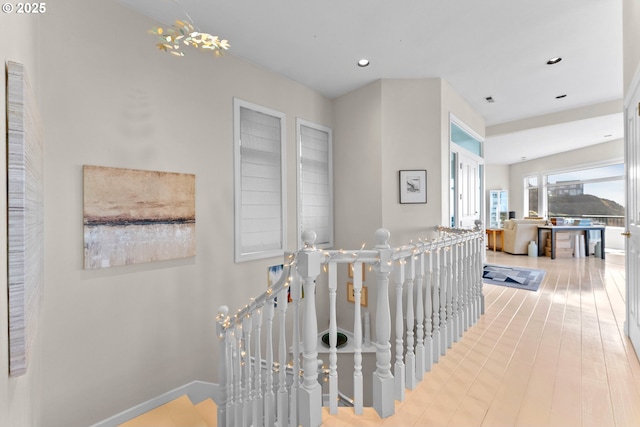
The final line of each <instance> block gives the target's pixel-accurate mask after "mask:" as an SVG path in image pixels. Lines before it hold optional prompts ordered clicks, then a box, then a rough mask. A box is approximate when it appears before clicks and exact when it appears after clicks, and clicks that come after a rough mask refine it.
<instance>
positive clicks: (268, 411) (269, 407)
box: [218, 299, 276, 427]
mask: <svg viewBox="0 0 640 427" xmlns="http://www.w3.org/2000/svg"><path fill="white" fill-rule="evenodd" d="M274 312H275V310H274V307H273V299H267V302H266V304H265V306H264V315H265V317H266V318H267V331H266V335H267V336H266V340H267V343H266V345H267V370H266V376H267V377H266V381H265V383H266V384H265V394H264V424H265V425H266V426H269V427H272V426H273V425H274V424H275V422H276V400H275V393H274V392H273V317H274ZM218 425H221V424H220V423H218ZM222 425H224V424H222Z"/></svg>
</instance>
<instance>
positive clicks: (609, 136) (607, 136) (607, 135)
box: [604, 133, 613, 138]
mask: <svg viewBox="0 0 640 427" xmlns="http://www.w3.org/2000/svg"><path fill="white" fill-rule="evenodd" d="M612 136H613V135H611V134H610V133H608V134H606V135H605V136H604V137H605V138H611V137H612Z"/></svg>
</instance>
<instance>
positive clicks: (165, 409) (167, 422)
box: [118, 394, 217, 427]
mask: <svg viewBox="0 0 640 427" xmlns="http://www.w3.org/2000/svg"><path fill="white" fill-rule="evenodd" d="M205 402H206V401H205ZM211 403H213V401H211ZM214 406H215V403H214ZM216 412H217V409H216ZM216 421H217V419H216ZM214 426H215V424H214ZM118 427H212V425H211V424H208V422H207V421H205V419H204V418H203V417H202V416H201V415H200V411H199V410H198V409H197V408H196V406H194V405H193V403H192V402H191V400H190V399H189V397H188V396H187V395H186V394H185V395H183V396H180V397H179V398H177V399H175V400H172V401H171V402H168V403H165V404H164V405H162V406H159V407H157V408H155V409H152V410H151V411H149V412H146V413H144V414H142V415H140V416H138V417H136V418H134V419H132V420H129V421H127V422H125V423H123V424H120V425H119V426H118Z"/></svg>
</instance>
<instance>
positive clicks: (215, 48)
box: [149, 20, 230, 56]
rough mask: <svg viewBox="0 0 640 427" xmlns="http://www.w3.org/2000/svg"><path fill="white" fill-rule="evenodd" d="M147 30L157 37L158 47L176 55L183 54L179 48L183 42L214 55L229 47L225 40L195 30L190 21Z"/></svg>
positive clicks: (220, 53)
mask: <svg viewBox="0 0 640 427" xmlns="http://www.w3.org/2000/svg"><path fill="white" fill-rule="evenodd" d="M149 32H150V33H151V34H154V35H155V36H156V37H158V43H157V44H156V47H157V48H158V49H160V50H162V51H164V52H169V53H171V54H172V55H176V56H184V52H183V51H182V50H181V48H182V45H183V44H184V45H186V46H192V47H195V48H196V49H199V50H202V51H209V52H213V54H214V55H216V56H220V55H222V54H223V52H224V51H225V50H227V49H229V47H230V45H229V42H228V41H227V40H220V38H219V37H218V36H212V35H211V34H208V33H201V32H199V31H196V30H195V29H194V28H193V25H191V24H190V23H188V22H183V21H179V20H176V22H175V24H174V25H172V26H171V27H169V28H162V27H154V28H152V29H151V30H149Z"/></svg>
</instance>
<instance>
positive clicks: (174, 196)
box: [83, 165, 196, 269]
mask: <svg viewBox="0 0 640 427" xmlns="http://www.w3.org/2000/svg"><path fill="white" fill-rule="evenodd" d="M83 194H84V215H83V216H84V268H85V269H95V268H106V267H113V266H121V265H128V264H138V263H144V262H152V261H162V260H168V259H175V258H186V257H190V256H194V255H195V250H196V210H195V207H196V206H195V205H196V201H195V175H191V174H181V173H172V172H156V171H144V170H135V169H120V168H110V167H102V166H87V165H85V166H84V167H83Z"/></svg>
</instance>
